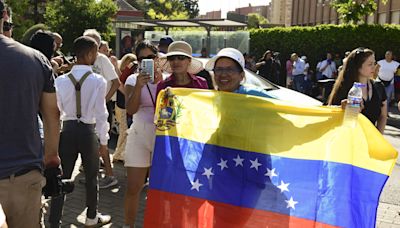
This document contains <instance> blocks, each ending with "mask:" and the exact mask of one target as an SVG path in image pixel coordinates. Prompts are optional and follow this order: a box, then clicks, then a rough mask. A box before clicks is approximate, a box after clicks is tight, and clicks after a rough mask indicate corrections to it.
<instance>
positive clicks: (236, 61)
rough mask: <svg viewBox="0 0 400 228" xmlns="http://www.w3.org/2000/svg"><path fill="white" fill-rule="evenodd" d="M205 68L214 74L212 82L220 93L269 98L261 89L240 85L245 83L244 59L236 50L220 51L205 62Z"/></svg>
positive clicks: (225, 49) (226, 49)
mask: <svg viewBox="0 0 400 228" xmlns="http://www.w3.org/2000/svg"><path fill="white" fill-rule="evenodd" d="M205 68H206V70H209V71H213V72H214V81H215V84H216V87H217V89H218V90H220V91H225V92H233V93H240V94H249V95H254V96H260V97H271V96H269V95H268V94H267V92H266V91H265V90H263V89H262V88H258V87H249V86H244V85H242V82H243V81H245V72H244V57H243V55H242V53H241V52H240V51H239V50H237V49H234V48H224V49H222V50H221V51H219V52H218V54H217V55H216V56H214V57H213V58H212V59H210V60H209V61H208V62H207V64H206V67H205Z"/></svg>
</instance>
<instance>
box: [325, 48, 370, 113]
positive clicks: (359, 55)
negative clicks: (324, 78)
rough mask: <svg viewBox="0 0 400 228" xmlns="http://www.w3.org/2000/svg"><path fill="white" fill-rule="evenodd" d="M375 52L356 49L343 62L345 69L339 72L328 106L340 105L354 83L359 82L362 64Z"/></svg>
mask: <svg viewBox="0 0 400 228" xmlns="http://www.w3.org/2000/svg"><path fill="white" fill-rule="evenodd" d="M371 55H374V51H372V50H371V49H367V48H357V49H354V50H353V51H352V52H351V53H350V54H349V56H348V57H347V58H346V59H345V60H344V61H343V62H344V63H343V69H342V70H341V71H340V72H339V76H338V78H337V79H336V82H335V85H334V86H333V89H332V92H331V94H330V96H329V99H328V105H340V102H341V101H342V100H343V99H346V98H347V93H348V92H349V90H350V89H351V87H352V86H353V83H354V82H359V70H360V68H361V67H362V64H363V63H364V62H365V61H366V60H367V59H368V58H369V57H370V56H371Z"/></svg>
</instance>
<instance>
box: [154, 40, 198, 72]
mask: <svg viewBox="0 0 400 228" xmlns="http://www.w3.org/2000/svg"><path fill="white" fill-rule="evenodd" d="M174 55H183V56H186V57H188V58H190V59H191V62H190V65H189V67H188V70H187V71H188V73H190V74H197V73H199V72H200V71H202V70H203V69H204V68H203V63H202V62H201V61H200V60H197V59H194V58H192V47H191V46H190V44H188V43H187V42H185V41H174V42H172V43H171V44H170V45H169V47H168V53H167V54H165V55H164V56H162V57H160V66H161V68H162V69H163V70H164V71H166V72H168V73H172V69H171V66H170V64H169V62H168V60H167V58H168V56H174Z"/></svg>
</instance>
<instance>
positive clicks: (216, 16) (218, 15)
mask: <svg viewBox="0 0 400 228" xmlns="http://www.w3.org/2000/svg"><path fill="white" fill-rule="evenodd" d="M198 18H200V19H221V10H216V11H210V12H207V13H206V14H204V15H200V16H199V17H198Z"/></svg>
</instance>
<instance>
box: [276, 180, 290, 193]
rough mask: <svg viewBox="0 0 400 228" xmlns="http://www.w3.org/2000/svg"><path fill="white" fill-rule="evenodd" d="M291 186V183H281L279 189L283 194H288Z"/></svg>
mask: <svg viewBox="0 0 400 228" xmlns="http://www.w3.org/2000/svg"><path fill="white" fill-rule="evenodd" d="M289 184H290V183H285V182H283V181H281V184H280V185H278V186H277V188H279V189H280V190H281V193H282V192H284V191H287V192H288V191H289V188H288V186H289Z"/></svg>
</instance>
